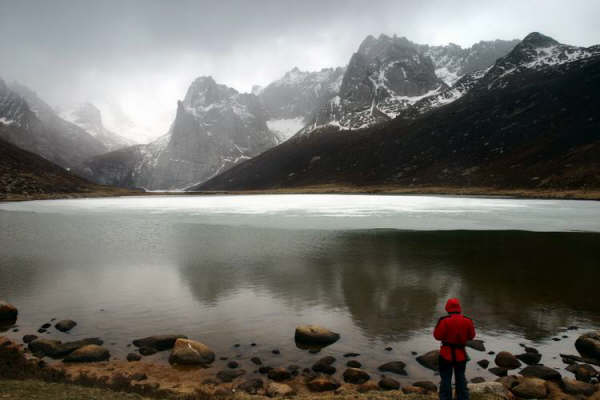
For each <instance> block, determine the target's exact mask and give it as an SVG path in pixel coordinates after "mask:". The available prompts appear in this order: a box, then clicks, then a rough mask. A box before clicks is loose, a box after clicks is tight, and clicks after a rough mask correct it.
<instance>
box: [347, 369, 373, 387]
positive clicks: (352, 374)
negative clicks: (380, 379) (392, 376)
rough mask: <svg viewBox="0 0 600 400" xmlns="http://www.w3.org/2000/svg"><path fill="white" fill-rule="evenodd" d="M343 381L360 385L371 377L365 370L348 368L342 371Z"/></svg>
mask: <svg viewBox="0 0 600 400" xmlns="http://www.w3.org/2000/svg"><path fill="white" fill-rule="evenodd" d="M343 376H344V382H348V383H354V384H358V385H360V384H361V383H365V382H366V381H368V380H369V379H371V377H370V376H369V374H367V373H366V372H365V371H363V370H362V369H359V368H348V369H346V370H345V371H344V375H343Z"/></svg>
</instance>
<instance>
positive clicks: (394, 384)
mask: <svg viewBox="0 0 600 400" xmlns="http://www.w3.org/2000/svg"><path fill="white" fill-rule="evenodd" d="M378 385H379V387H380V388H381V389H383V390H398V389H400V382H398V381H397V380H395V379H392V378H388V377H386V376H384V377H383V378H381V380H380V381H379V384H378Z"/></svg>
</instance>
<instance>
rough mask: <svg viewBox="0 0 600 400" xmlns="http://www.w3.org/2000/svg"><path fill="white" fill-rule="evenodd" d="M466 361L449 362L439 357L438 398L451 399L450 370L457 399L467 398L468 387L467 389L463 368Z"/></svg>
mask: <svg viewBox="0 0 600 400" xmlns="http://www.w3.org/2000/svg"><path fill="white" fill-rule="evenodd" d="M466 367H467V362H466V361H463V362H455V363H453V362H450V361H446V360H445V359H444V358H442V357H440V377H441V378H442V381H441V382H440V400H452V371H454V381H455V383H456V398H457V400H469V389H467V378H466V377H465V368H466Z"/></svg>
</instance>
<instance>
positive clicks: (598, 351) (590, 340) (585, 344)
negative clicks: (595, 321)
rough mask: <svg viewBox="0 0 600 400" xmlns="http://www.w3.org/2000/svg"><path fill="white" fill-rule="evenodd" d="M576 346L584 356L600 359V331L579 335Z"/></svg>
mask: <svg viewBox="0 0 600 400" xmlns="http://www.w3.org/2000/svg"><path fill="white" fill-rule="evenodd" d="M575 348H576V349H577V351H578V352H579V354H581V355H582V356H583V357H587V358H592V359H595V360H600V331H596V332H587V333H584V334H583V335H581V336H579V337H578V338H577V340H576V341H575Z"/></svg>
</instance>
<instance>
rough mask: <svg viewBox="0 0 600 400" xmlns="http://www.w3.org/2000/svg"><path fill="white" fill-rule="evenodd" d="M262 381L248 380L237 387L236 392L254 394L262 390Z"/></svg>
mask: <svg viewBox="0 0 600 400" xmlns="http://www.w3.org/2000/svg"><path fill="white" fill-rule="evenodd" d="M263 385H264V383H263V381H262V379H260V378H255V379H248V380H247V381H244V382H242V383H240V384H239V385H238V387H237V388H238V390H242V391H244V392H246V393H249V394H256V393H257V392H258V391H259V390H260V389H262V388H263Z"/></svg>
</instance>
